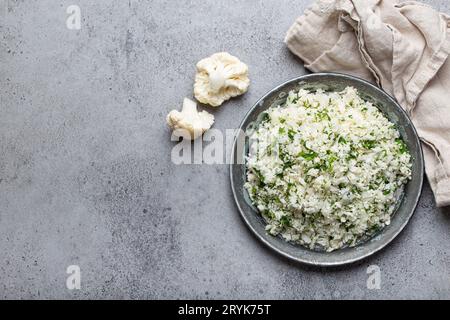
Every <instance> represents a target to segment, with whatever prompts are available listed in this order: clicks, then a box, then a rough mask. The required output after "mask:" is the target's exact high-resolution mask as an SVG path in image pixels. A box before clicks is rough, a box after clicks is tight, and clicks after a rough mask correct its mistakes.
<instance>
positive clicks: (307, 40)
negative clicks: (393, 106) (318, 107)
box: [285, 0, 450, 207]
mask: <svg viewBox="0 0 450 320" xmlns="http://www.w3.org/2000/svg"><path fill="white" fill-rule="evenodd" d="M285 42H286V44H287V46H288V47H289V49H290V50H291V51H292V52H293V53H294V54H296V55H297V56H299V57H300V58H301V59H302V60H303V61H304V62H305V67H306V68H308V69H310V70H311V71H313V72H319V71H337V72H343V73H348V74H352V75H356V76H359V77H362V78H365V79H367V80H369V81H371V82H374V83H377V84H378V85H379V86H381V87H382V88H383V89H384V90H385V91H387V92H388V93H390V94H391V95H393V96H394V97H395V98H396V99H397V101H398V102H399V103H400V104H401V106H402V107H403V108H404V109H405V110H406V111H407V112H408V113H409V114H410V116H411V119H412V121H413V122H414V124H415V126H416V128H417V130H418V132H419V135H420V137H421V139H422V142H423V146H424V154H425V162H426V164H425V166H426V173H427V176H428V180H429V182H430V185H431V188H432V189H433V192H434V195H435V198H436V202H437V205H438V206H440V207H443V206H447V205H450V59H447V57H448V55H449V53H450V17H449V16H447V15H445V14H443V13H439V12H437V11H435V10H434V9H433V8H431V7H429V6H427V5H424V4H421V3H418V2H412V1H407V2H402V3H400V2H399V1H396V0H318V1H316V2H315V3H314V5H313V6H312V7H311V8H310V9H308V10H306V12H305V14H304V15H303V16H301V17H300V18H298V19H297V21H295V23H294V24H293V25H292V27H291V28H290V29H289V31H288V33H287V36H286V39H285Z"/></svg>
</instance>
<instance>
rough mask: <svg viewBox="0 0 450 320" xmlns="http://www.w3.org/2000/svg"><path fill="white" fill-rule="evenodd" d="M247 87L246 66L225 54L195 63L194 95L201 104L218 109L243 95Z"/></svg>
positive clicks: (215, 55) (248, 81)
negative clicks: (226, 102) (228, 101)
mask: <svg viewBox="0 0 450 320" xmlns="http://www.w3.org/2000/svg"><path fill="white" fill-rule="evenodd" d="M249 85H250V80H249V78H248V67H247V65H246V64H245V63H243V62H241V61H240V60H239V59H238V58H236V57H234V56H232V55H230V54H229V53H227V52H219V53H215V54H213V55H212V56H211V57H209V58H205V59H203V60H200V61H199V62H198V63H197V74H196V76H195V84H194V95H195V98H196V99H197V100H198V101H200V102H201V103H205V104H209V105H211V106H213V107H218V106H220V105H221V104H222V103H223V102H224V101H226V100H228V99H230V98H232V97H236V96H239V95H241V94H244V93H245V92H246V91H247V89H248V86H249Z"/></svg>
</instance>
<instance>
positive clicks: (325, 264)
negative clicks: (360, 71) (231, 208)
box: [230, 72, 425, 267]
mask: <svg viewBox="0 0 450 320" xmlns="http://www.w3.org/2000/svg"><path fill="white" fill-rule="evenodd" d="M321 76H334V77H338V78H339V77H341V78H347V79H350V80H353V81H357V82H360V83H363V84H364V85H366V86H369V87H371V88H372V89H374V90H376V91H378V92H380V93H381V94H382V95H385V96H386V97H387V98H388V100H390V102H391V103H392V104H393V105H395V106H396V107H397V108H398V109H399V110H400V112H401V113H402V114H403V115H404V116H405V119H406V120H407V122H408V124H409V125H410V126H411V128H412V130H413V133H414V137H415V140H416V141H415V142H416V143H417V145H418V146H419V152H418V159H417V161H418V162H419V167H420V171H421V172H420V174H419V176H420V181H419V192H418V194H417V196H416V198H415V199H414V203H413V206H412V210H411V212H410V213H409V215H408V217H407V218H406V219H405V221H404V222H403V223H402V224H401V225H400V227H399V228H398V229H397V230H396V231H395V232H394V233H393V234H392V236H391V237H389V238H388V239H386V241H385V242H384V243H382V244H381V245H380V246H378V247H377V248H376V249H373V250H371V251H370V252H367V253H365V254H362V255H360V256H357V257H355V258H352V259H347V260H343V261H334V262H315V261H310V260H308V259H302V258H301V257H296V256H293V255H291V254H289V253H287V252H285V251H283V250H280V249H278V248H276V247H274V246H273V245H272V244H271V243H269V242H268V241H267V240H266V239H265V238H264V237H263V236H262V235H261V234H260V233H259V232H258V231H257V230H255V228H253V226H252V224H251V223H250V221H249V220H248V219H247V216H246V215H245V214H244V210H243V209H242V208H241V206H240V205H239V201H238V199H237V191H236V189H235V183H234V178H233V166H235V165H237V164H234V158H235V150H236V143H237V138H238V137H237V136H236V137H235V139H234V141H233V145H232V149H231V161H230V182H231V190H232V192H233V198H234V200H235V203H236V205H237V207H238V210H239V213H240V216H241V218H242V219H243V220H244V222H245V224H246V225H247V227H248V228H249V229H250V230H251V231H252V233H253V235H254V236H256V237H257V238H258V239H259V240H260V241H261V242H262V243H264V245H265V246H267V247H269V248H270V249H272V250H273V251H275V252H277V253H278V254H280V255H282V256H284V257H286V258H288V259H290V260H293V261H296V262H299V263H302V264H305V265H310V266H315V267H336V266H342V265H347V264H352V263H355V262H358V261H360V260H363V259H366V258H367V257H369V256H371V255H373V254H375V253H377V252H379V251H380V250H382V249H384V248H385V247H386V246H387V245H389V244H390V243H391V242H392V241H393V240H394V239H395V238H396V237H397V236H398V235H399V234H400V233H401V232H402V231H403V229H404V228H405V227H406V225H407V224H408V223H409V221H410V220H411V218H412V216H413V215H414V213H415V211H416V208H417V205H418V203H419V199H420V197H421V195H422V191H423V176H424V170H425V169H424V157H423V149H422V144H421V143H420V138H419V135H418V133H417V130H416V128H415V126H414V124H413V122H412V121H411V119H410V117H409V115H408V114H407V112H406V111H405V110H404V109H403V108H402V107H401V106H400V105H399V104H398V102H397V101H396V100H395V99H394V98H393V97H392V96H391V95H390V94H388V93H387V92H385V91H384V90H382V89H380V88H379V87H377V86H375V85H374V84H372V83H370V82H368V81H367V80H364V79H361V78H358V77H356V76H352V75H348V74H343V73H337V72H321V73H311V74H306V75H302V76H299V77H295V78H293V79H290V80H288V81H285V82H283V83H282V84H280V85H278V86H276V87H275V88H273V89H271V90H269V91H268V92H266V93H265V94H264V95H263V96H262V97H261V98H260V99H258V100H257V101H256V103H255V104H254V105H253V106H252V107H251V108H250V110H249V111H248V112H247V113H246V114H245V116H244V118H243V120H242V121H241V123H240V125H239V129H240V130H243V125H244V124H245V122H246V120H247V118H248V117H249V116H250V114H252V113H253V111H254V110H255V109H256V108H257V107H258V106H259V105H260V103H261V102H263V101H264V100H265V98H266V97H268V96H270V95H271V94H273V93H274V92H276V91H279V90H280V89H281V88H283V87H285V86H286V85H288V84H291V83H293V82H298V81H302V80H305V79H308V78H310V77H321ZM240 165H243V164H240ZM284 241H285V240H284ZM362 245H364V244H362Z"/></svg>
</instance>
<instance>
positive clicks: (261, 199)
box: [245, 87, 411, 251]
mask: <svg viewBox="0 0 450 320" xmlns="http://www.w3.org/2000/svg"><path fill="white" fill-rule="evenodd" d="M249 138H250V150H249V155H248V157H247V159H246V160H247V182H246V184H245V188H246V189H247V191H248V193H249V195H250V199H251V201H252V203H253V204H254V206H255V207H256V208H257V209H258V210H259V212H260V213H261V215H262V216H263V218H264V219H265V221H266V222H267V226H266V230H267V231H268V232H269V233H270V234H272V235H274V236H275V235H281V236H282V237H283V238H284V239H286V240H287V241H292V242H295V243H299V244H301V245H304V246H307V247H309V248H310V249H319V250H326V251H333V250H336V249H340V248H343V247H346V246H355V245H356V244H358V243H359V241H361V240H363V239H364V238H366V237H368V236H371V235H373V234H374V233H375V232H376V231H378V230H380V229H381V228H383V227H385V226H387V225H389V224H390V218H391V215H392V214H393V212H394V210H395V203H396V201H397V199H398V197H399V195H400V194H401V191H402V189H403V186H404V185H405V184H406V183H407V181H408V180H409V179H411V156H410V153H409V150H408V149H407V147H406V145H405V143H404V142H403V140H402V139H401V138H400V134H399V132H398V131H397V129H396V128H395V125H394V124H393V123H391V122H389V120H388V119H387V118H386V117H385V116H384V115H383V114H382V113H381V112H380V111H379V110H378V109H377V108H376V107H375V106H374V105H373V104H372V103H370V102H367V101H364V100H363V99H362V98H360V97H359V95H358V92H357V90H356V89H354V88H352V87H348V88H346V89H345V90H344V91H343V92H324V91H321V90H317V91H316V92H309V91H306V90H303V89H302V90H300V91H298V92H295V91H292V92H290V93H289V95H288V97H287V101H286V104H285V105H283V106H278V107H273V108H270V109H268V110H267V111H266V112H265V113H264V114H263V119H262V121H261V123H260V124H259V125H258V126H257V128H256V129H254V130H253V131H252V132H251V133H249Z"/></svg>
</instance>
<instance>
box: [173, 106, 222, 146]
mask: <svg viewBox="0 0 450 320" xmlns="http://www.w3.org/2000/svg"><path fill="white" fill-rule="evenodd" d="M213 123H214V116H213V115H212V114H210V113H208V112H207V111H202V112H198V111H197V104H196V103H195V102H194V101H192V100H190V99H188V98H184V101H183V109H182V110H181V112H180V111H177V110H172V111H170V113H169V114H168V115H167V124H168V125H169V127H170V128H172V129H173V130H174V134H175V135H176V136H177V137H184V138H187V139H189V138H190V140H195V139H197V138H198V137H200V136H201V135H202V134H203V133H204V132H205V131H206V130H208V129H209V128H211V126H212V125H213Z"/></svg>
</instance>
